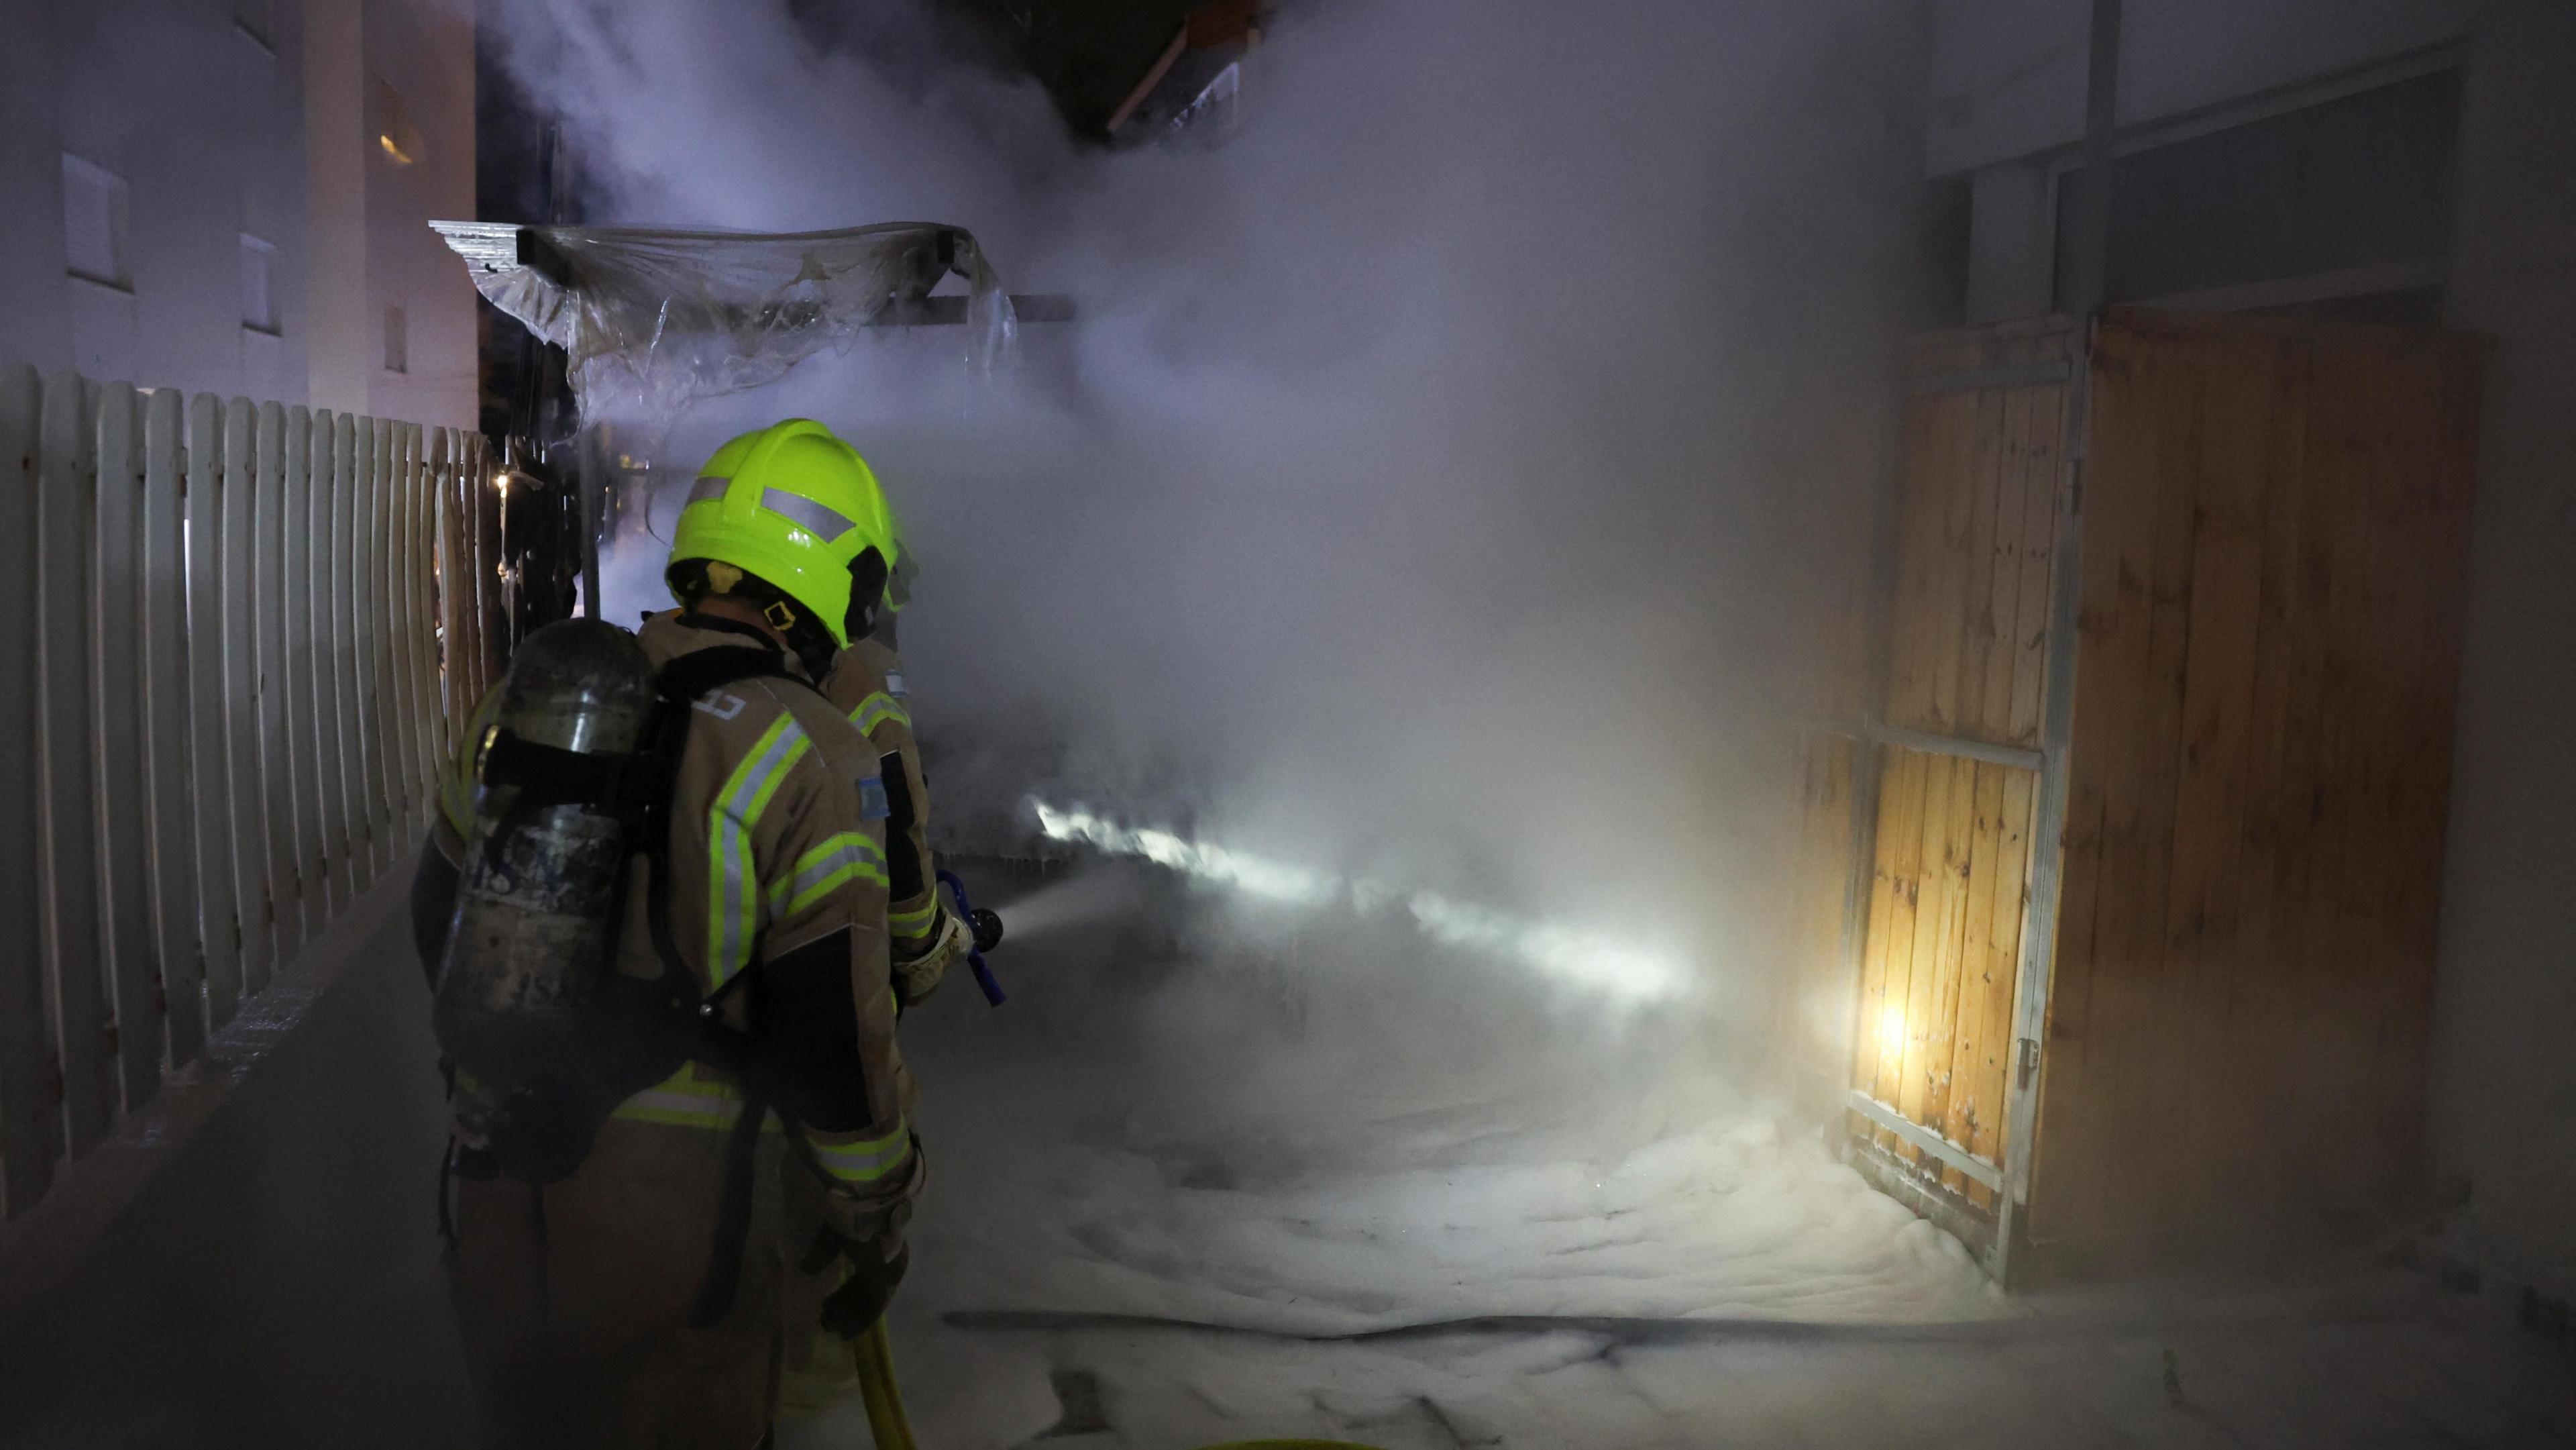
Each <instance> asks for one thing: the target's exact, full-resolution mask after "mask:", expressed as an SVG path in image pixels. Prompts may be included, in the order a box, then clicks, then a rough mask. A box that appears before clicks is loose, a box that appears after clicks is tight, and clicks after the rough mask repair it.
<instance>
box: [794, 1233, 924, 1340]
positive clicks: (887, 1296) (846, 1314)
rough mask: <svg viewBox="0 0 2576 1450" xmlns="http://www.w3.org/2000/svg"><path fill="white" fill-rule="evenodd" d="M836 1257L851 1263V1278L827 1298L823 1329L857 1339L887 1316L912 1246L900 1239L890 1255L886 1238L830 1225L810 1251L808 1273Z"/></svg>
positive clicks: (824, 1303)
mask: <svg viewBox="0 0 2576 1450" xmlns="http://www.w3.org/2000/svg"><path fill="white" fill-rule="evenodd" d="M834 1258H839V1259H841V1260H843V1261H844V1262H845V1263H847V1264H848V1266H849V1277H848V1278H846V1279H843V1280H842V1281H841V1287H839V1288H838V1289H835V1290H833V1291H832V1292H831V1293H830V1294H829V1295H828V1296H826V1297H825V1298H824V1300H823V1314H822V1322H823V1328H824V1329H826V1330H828V1331H829V1332H831V1333H833V1334H837V1335H839V1336H840V1337H842V1338H843V1339H856V1338H858V1337H859V1336H860V1335H862V1334H865V1333H867V1332H868V1329H869V1327H870V1326H871V1325H874V1324H875V1323H876V1322H877V1321H878V1320H879V1319H882V1318H884V1317H885V1312H886V1305H888V1304H890V1303H892V1302H894V1291H895V1286H896V1285H899V1284H901V1283H902V1282H903V1271H904V1270H905V1269H906V1268H907V1267H909V1266H910V1265H911V1263H912V1245H911V1244H909V1243H906V1242H904V1241H902V1240H900V1239H898V1240H896V1242H895V1244H894V1246H893V1252H892V1253H891V1254H889V1253H888V1252H887V1251H886V1243H885V1240H884V1239H868V1240H865V1241H861V1240H855V1239H848V1238H844V1237H842V1236H841V1235H839V1234H837V1233H834V1232H833V1231H832V1230H830V1229H828V1228H827V1229H825V1230H823V1231H822V1233H820V1234H819V1235H817V1236H816V1237H815V1239H814V1246H813V1248H812V1249H810V1250H808V1251H807V1252H806V1255H805V1269H806V1272H808V1273H816V1272H820V1271H821V1270H822V1269H823V1268H825V1267H826V1266H828V1265H829V1264H830V1263H831V1262H832V1260H833V1259H834Z"/></svg>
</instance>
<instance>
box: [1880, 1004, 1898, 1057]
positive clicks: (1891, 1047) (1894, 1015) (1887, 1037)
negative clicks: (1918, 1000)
mask: <svg viewBox="0 0 2576 1450" xmlns="http://www.w3.org/2000/svg"><path fill="white" fill-rule="evenodd" d="M1904 1048H1905V1009H1904V1008H1902V1007H1898V1006H1895V1005H1892V1004H1891V1005H1890V1006H1889V1007H1888V1009H1887V1010H1886V1011H1884V1012H1881V1013H1879V1014H1878V1049H1879V1051H1881V1052H1901V1051H1903V1050H1904Z"/></svg>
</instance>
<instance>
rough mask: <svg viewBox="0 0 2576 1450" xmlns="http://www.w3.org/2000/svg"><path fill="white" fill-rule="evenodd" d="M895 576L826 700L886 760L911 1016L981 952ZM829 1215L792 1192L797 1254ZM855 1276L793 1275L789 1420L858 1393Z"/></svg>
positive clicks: (841, 1270) (791, 1232)
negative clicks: (926, 736)
mask: <svg viewBox="0 0 2576 1450" xmlns="http://www.w3.org/2000/svg"><path fill="white" fill-rule="evenodd" d="M897 549H898V553H897V557H896V561H895V566H894V569H893V571H892V573H891V576H890V577H889V578H888V580H887V583H886V594H885V602H884V604H883V606H882V607H881V608H880V609H879V611H878V614H877V623H876V628H875V630H874V631H873V632H871V633H869V634H867V635H865V636H863V637H860V638H857V639H853V640H852V641H851V642H850V646H849V648H847V649H845V650H842V651H841V652H840V654H839V655H837V656H836V657H835V658H834V659H833V661H832V671H831V674H830V675H829V676H828V677H826V678H825V680H824V682H823V693H824V695H825V696H826V697H827V698H829V699H830V700H831V702H832V704H833V707H834V708H836V709H838V710H840V711H841V712H842V713H843V714H845V715H847V716H848V717H849V720H850V723H851V724H853V725H855V726H857V727H858V729H859V730H860V732H861V733H862V734H864V735H866V736H867V738H868V745H869V748H870V749H871V750H873V751H874V752H876V756H877V770H878V774H879V777H880V778H881V779H882V780H884V781H885V783H886V793H887V797H888V800H889V812H888V816H887V819H886V823H885V828H886V872H887V877H888V881H889V895H890V896H891V898H892V902H891V906H890V908H889V910H888V913H887V925H888V929H889V935H890V937H891V941H892V954H893V973H894V991H895V999H896V1002H897V1005H898V1006H899V1007H901V1008H909V1007H911V1006H912V1005H913V1004H915V1003H917V1002H919V1001H920V1000H921V999H922V998H924V997H926V996H928V995H929V994H930V992H931V990H932V989H933V988H935V987H937V986H938V985H939V982H940V979H941V978H942V977H943V976H944V975H945V974H946V973H947V970H948V968H949V967H951V966H953V965H954V964H955V963H956V962H957V961H958V960H959V959H960V958H962V957H963V956H965V955H966V952H967V951H968V949H969V947H970V946H971V944H972V940H973V937H972V931H971V929H970V927H969V926H968V924H967V923H966V921H965V919H964V918H963V917H962V916H961V915H960V914H959V913H958V912H957V910H956V908H955V905H954V903H952V902H950V901H949V900H948V899H947V897H946V895H945V893H943V892H941V891H940V889H939V884H938V880H937V877H936V875H935V867H934V862H933V858H932V856H931V852H930V842H929V826H930V794H929V784H928V779H927V777H925V776H924V775H923V773H922V768H921V752H920V746H919V743H918V740H917V738H916V736H915V735H914V732H913V722H912V710H911V699H910V695H909V692H908V691H907V690H906V688H905V684H904V676H903V659H902V657H901V656H900V655H899V654H897V653H896V645H895V633H896V630H895V622H896V619H897V614H898V611H900V610H901V609H902V608H903V607H904V605H905V604H907V603H909V602H910V597H911V583H912V579H913V578H914V577H915V575H916V573H917V565H916V564H915V561H914V557H913V554H912V551H911V550H910V549H909V548H907V547H904V546H903V545H902V542H901V540H900V538H898V541H897ZM820 1207H821V1205H820V1204H819V1203H817V1202H816V1201H815V1195H814V1193H813V1192H812V1191H811V1190H810V1189H807V1190H806V1191H803V1192H800V1191H798V1186H796V1185H791V1186H790V1189H789V1192H788V1194H787V1199H786V1203H785V1209H784V1213H785V1220H786V1231H785V1242H786V1244H787V1246H788V1247H789V1248H790V1249H791V1250H792V1249H793V1247H794V1246H795V1245H796V1244H797V1243H798V1242H799V1241H800V1240H801V1239H802V1238H803V1237H804V1236H805V1235H806V1234H807V1233H808V1232H809V1231H810V1230H809V1225H810V1224H811V1223H812V1222H813V1221H814V1219H815V1217H816V1215H817V1213H818V1211H819V1209H820ZM846 1273H847V1269H846V1268H845V1267H844V1266H842V1265H839V1264H828V1263H827V1264H824V1265H823V1266H821V1267H820V1268H819V1269H817V1270H814V1271H811V1272H805V1271H801V1270H800V1272H797V1273H795V1274H793V1275H791V1277H790V1279H789V1282H788V1286H787V1293H786V1323H785V1328H784V1333H785V1339H784V1343H785V1346H786V1373H785V1376H784V1380H783V1391H782V1403H781V1408H782V1413H783V1415H784V1416H785V1417H786V1418H788V1419H790V1420H796V1419H804V1418H809V1417H811V1416H813V1415H816V1414H819V1413H821V1412H822V1411H823V1410H825V1409H827V1408H829V1407H830V1406H831V1405H833V1404H834V1403H836V1402H838V1401H840V1400H842V1399H845V1398H847V1397H849V1396H850V1395H852V1394H855V1393H857V1391H858V1385H859V1380H858V1366H857V1362H856V1360H855V1358H854V1350H853V1347H852V1346H851V1345H850V1344H849V1343H847V1342H846V1340H845V1339H844V1338H843V1337H842V1336H840V1335H836V1334H834V1333H833V1332H832V1331H831V1330H830V1329H829V1328H828V1327H825V1326H824V1325H822V1324H821V1323H820V1322H819V1321H820V1307H821V1306H822V1305H823V1304H824V1303H825V1302H826V1301H827V1300H828V1299H829V1298H830V1296H831V1295H832V1293H833V1292H834V1291H835V1290H836V1289H837V1288H838V1287H839V1284H840V1277H841V1276H842V1275H843V1274H846Z"/></svg>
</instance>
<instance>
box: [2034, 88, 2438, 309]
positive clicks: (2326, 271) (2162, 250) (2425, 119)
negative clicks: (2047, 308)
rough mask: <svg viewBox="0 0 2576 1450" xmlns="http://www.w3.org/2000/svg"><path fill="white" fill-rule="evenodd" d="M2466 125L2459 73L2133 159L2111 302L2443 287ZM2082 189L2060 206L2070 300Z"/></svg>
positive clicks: (2115, 243) (2121, 178)
mask: <svg viewBox="0 0 2576 1450" xmlns="http://www.w3.org/2000/svg"><path fill="white" fill-rule="evenodd" d="M2459 118H2460V74H2459V72H2458V71H2456V70H2442V71H2436V72H2433V73H2432V74H2429V75H2423V76H2418V77H2415V78H2414V79H2411V80H2404V81H2397V82H2393V83H2391V84H2388V85H2384V86H2380V87H2377V88H2374V89H2371V90H2366V91H2360V92H2357V93H2355V94H2352V95H2348V96H2342V97H2338V98H2336V99H2334V100H2330V101H2325V102H2322V103H2319V104H2316V105H2312V106H2307V107H2303V108H2301V109H2298V110H2294V111H2289V112H2285V113H2283V114H2280V115H2276V116H2270V117H2267V118H2265V119H2262V120H2258V121H2249V122H2246V123H2244V124H2242V125H2237V126H2232V127H2229V128H2227V129H2225V130H2222V131H2215V132H2211V133H2209V134H2206V135H2199V136H2192V137H2189V138H2187V139H2183V140H2178V141H2173V142H2170V143H2168V144H2165V145H2160V146H2155V147H2152V148H2150V149H2147V150H2142V151H2138V152H2135V153H2134V154H2131V155H2126V156H2122V157H2121V158H2119V159H2118V160H2117V161H2115V162H2113V163H2112V166H2111V236H2110V244H2111V245H2110V256H2109V259H2108V267H2109V273H2108V276H2107V278H2106V279H2105V280H2106V285H2107V287H2108V293H2109V297H2110V300H2111V301H2114V302H2129V301H2138V300H2141V299H2159V300H2172V299H2180V298H2191V299H2205V298H2207V297H2211V296H2222V295H2225V296H2242V297H2246V298H2254V297H2258V296H2261V295H2265V294H2266V293H2268V292H2277V293H2279V295H2281V296H2283V297H2285V298H2287V297H2291V296H2295V295H2298V289H2296V288H2284V287H2282V286H2281V285H2280V284H2284V283H2289V282H2296V281H2300V280H2303V279H2305V280H2312V281H2320V282H2322V283H2325V284H2331V285H2334V286H2342V287H2346V288H2348V289H2353V290H2360V291H2369V292H2381V291H2389V290H2396V289H2399V288H2422V287H2427V286H2433V285H2437V284H2438V283H2439V281H2440V278H2441V273H2442V262H2443V258H2444V257H2445V256H2446V254H2447V253H2448V250H2449V233H2450V217H2451V154H2452V151H2453V148H2454V143H2455V138H2456V137H2457V135H2458V131H2459ZM2077 177H2080V173H2069V179H2074V178H2077ZM2080 190H2081V187H2080V185H2067V186H2061V187H2060V188H2059V191H2058V258H2057V275H2058V278H2059V285H2060V286H2061V287H2065V286H2069V285H2072V279H2073V277H2074V274H2075V263H2074V252H2073V247H2074V238H2075V231H2076V228H2075V221H2074V217H2075V205H2076V202H2075V197H2076V194H2077V193H2078V192H2079V191H2080ZM2058 300H2059V305H2060V306H2064V305H2067V304H2068V303H2070V302H2071V301H2072V299H2071V298H2068V297H2065V296H2061V297H2060V298H2059V299H2058Z"/></svg>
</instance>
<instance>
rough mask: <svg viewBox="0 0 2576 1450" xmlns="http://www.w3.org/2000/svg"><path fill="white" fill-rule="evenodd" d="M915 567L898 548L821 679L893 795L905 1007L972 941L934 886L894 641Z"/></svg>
mask: <svg viewBox="0 0 2576 1450" xmlns="http://www.w3.org/2000/svg"><path fill="white" fill-rule="evenodd" d="M898 547H899V548H900V547H901V545H900V540H898ZM916 571H917V565H916V564H915V561H914V558H913V556H912V553H911V551H910V550H908V549H906V550H903V551H902V553H901V554H900V555H899V557H898V558H897V559H896V561H895V567H894V571H893V574H892V577H890V578H889V579H888V580H887V582H886V597H885V604H884V607H883V608H881V609H880V610H879V611H878V612H877V624H876V628H875V629H874V630H873V631H872V632H870V633H869V634H867V635H865V636H864V637H861V638H858V639H854V640H852V641H850V647H849V648H848V649H845V650H843V651H841V653H840V655H839V656H838V657H837V658H835V659H834V660H833V661H832V673H831V674H830V676H829V677H827V678H826V679H825V680H824V681H823V693H824V695H825V696H826V697H828V698H829V699H830V700H831V702H832V703H833V705H835V706H836V707H838V708H839V709H840V710H841V711H843V712H844V713H845V714H847V715H848V716H849V717H850V723H851V724H853V725H856V726H858V727H859V732H860V733H861V734H863V735H865V736H867V737H868V744H869V745H870V746H872V747H874V749H875V750H876V752H877V764H878V766H879V768H880V770H881V772H882V775H883V778H884V780H885V782H886V789H887V792H888V795H889V799H890V801H891V807H890V811H891V813H890V814H889V816H888V817H887V820H886V871H887V875H888V879H889V881H890V882H891V885H890V887H889V894H890V896H891V898H892V900H891V904H890V905H889V907H888V909H887V913H886V926H887V929H888V930H889V931H890V932H891V933H892V937H893V952H894V980H895V993H896V995H897V996H898V997H900V998H901V999H902V1001H903V1003H904V1005H906V1006H910V1005H911V1004H912V1003H914V1002H918V1001H920V1000H921V999H922V998H923V997H926V996H928V995H929V994H930V991H931V989H932V988H934V987H936V986H938V985H939V981H940V978H941V977H942V976H943V975H945V974H946V972H947V970H948V968H949V967H951V966H953V965H955V964H956V962H957V960H958V959H959V958H960V957H963V956H964V955H965V954H966V951H967V949H968V947H969V946H970V944H971V942H972V932H971V929H970V928H969V927H968V925H967V923H966V922H965V920H964V919H963V918H962V917H960V916H959V915H958V914H957V912H956V910H955V907H954V904H953V903H951V902H950V901H948V899H947V898H946V897H945V896H944V895H943V894H942V893H941V892H940V890H939V882H938V879H937V876H936V863H935V862H934V860H933V858H932V856H931V853H930V783H929V778H928V777H927V776H925V775H923V774H922V769H921V745H920V741H919V738H918V737H917V736H916V735H915V733H914V731H913V723H912V697H911V694H910V692H909V691H908V690H907V689H906V687H905V684H904V677H903V656H901V655H900V654H898V653H896V647H895V625H896V621H897V619H898V618H899V617H900V611H901V610H902V609H903V607H904V605H905V604H907V603H909V602H910V600H911V592H912V579H913V578H914V576H915V574H916Z"/></svg>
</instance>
